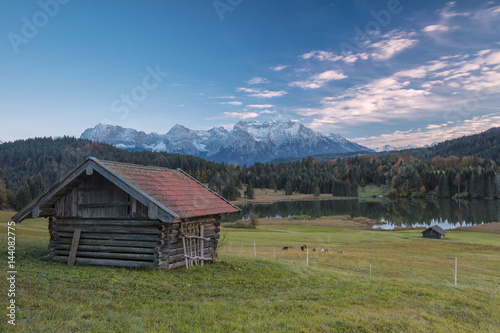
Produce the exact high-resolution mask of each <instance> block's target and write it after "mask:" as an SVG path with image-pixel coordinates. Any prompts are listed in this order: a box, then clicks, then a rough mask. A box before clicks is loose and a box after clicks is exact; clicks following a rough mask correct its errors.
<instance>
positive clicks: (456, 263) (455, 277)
mask: <svg viewBox="0 0 500 333" xmlns="http://www.w3.org/2000/svg"><path fill="white" fill-rule="evenodd" d="M457 266H458V265H457V257H455V286H456V285H457V268H458V267H457Z"/></svg>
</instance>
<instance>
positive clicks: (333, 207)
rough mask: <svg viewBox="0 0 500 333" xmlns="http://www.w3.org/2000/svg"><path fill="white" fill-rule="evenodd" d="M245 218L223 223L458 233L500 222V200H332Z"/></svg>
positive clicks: (252, 208) (256, 207)
mask: <svg viewBox="0 0 500 333" xmlns="http://www.w3.org/2000/svg"><path fill="white" fill-rule="evenodd" d="M238 207H240V208H241V210H242V213H241V215H235V216H229V217H225V218H223V221H226V222H229V221H236V220H238V219H242V218H243V219H249V218H250V214H252V213H253V214H256V215H257V216H258V217H259V218H290V217H296V216H302V217H304V216H308V217H311V218H319V217H323V216H346V215H347V216H351V217H353V218H354V217H366V218H369V219H376V220H379V221H381V222H382V224H379V225H376V226H374V228H383V229H394V228H395V227H427V226H431V225H438V226H440V227H441V228H443V229H445V230H446V229H454V228H457V227H462V226H471V225H477V224H482V223H490V222H497V221H500V200H494V199H482V200H454V199H406V198H386V197H384V198H362V199H360V198H354V199H331V200H324V199H322V200H304V201H282V202H275V203H270V204H253V203H246V204H241V205H238Z"/></svg>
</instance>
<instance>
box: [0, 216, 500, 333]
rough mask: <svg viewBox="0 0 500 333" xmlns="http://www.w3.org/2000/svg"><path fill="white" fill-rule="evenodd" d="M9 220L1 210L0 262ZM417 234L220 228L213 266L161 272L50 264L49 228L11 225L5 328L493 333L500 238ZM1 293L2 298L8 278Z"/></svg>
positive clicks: (0, 326) (498, 322)
mask: <svg viewBox="0 0 500 333" xmlns="http://www.w3.org/2000/svg"><path fill="white" fill-rule="evenodd" d="M11 215H13V214H12V213H11V212H7V213H6V212H0V219H1V221H2V228H1V229H0V232H1V233H2V234H1V236H0V238H1V251H2V253H3V254H4V258H6V254H7V242H6V235H5V232H6V227H5V225H6V221H7V220H8V219H9V218H10V216H11ZM419 236H420V234H419V231H416V230H405V231H363V230H350V229H338V228H331V227H315V226H307V225H299V226H286V225H260V226H258V228H257V229H256V230H250V229H229V228H223V230H222V233H221V240H222V239H223V238H225V240H226V243H225V245H224V246H222V247H221V249H220V251H219V262H218V263H215V264H211V265H205V266H204V267H195V268H193V269H191V270H187V269H185V268H180V269H176V270H172V271H166V272H165V271H157V270H155V269H124V268H113V267H98V266H86V265H80V264H77V265H75V266H71V267H70V266H67V265H65V264H64V263H61V262H54V261H52V260H50V259H48V258H46V257H45V255H46V248H47V244H48V232H47V223H46V222H45V221H44V220H43V219H39V220H33V221H30V220H27V221H24V222H22V223H20V224H18V225H17V226H16V237H17V238H16V263H17V271H18V274H17V281H16V289H17V290H16V305H17V312H16V314H17V318H16V326H15V328H13V327H11V326H10V325H8V324H7V319H6V316H5V314H4V315H3V316H2V317H3V318H4V319H3V320H2V321H1V322H0V331H7V329H10V330H11V331H16V332H28V331H29V332H71V331H73V332H129V331H131V332H332V331H333V332H335V331H339V332H402V331H406V332H429V331H432V332H468V331H483V332H498V327H500V317H499V316H498V313H500V287H499V286H500V236H499V235H498V234H497V235H494V234H482V233H477V232H475V233H474V232H465V231H449V232H448V233H447V239H446V240H427V239H422V238H421V237H419ZM470 243H481V244H486V245H478V244H470ZM303 244H306V245H307V247H308V250H309V251H308V252H307V251H305V252H302V251H301V250H300V246H301V245H303ZM284 246H288V247H289V249H288V250H287V251H283V250H282V248H283V247H284ZM313 248H316V249H317V251H315V252H313V251H312V249H313ZM321 248H325V249H328V250H329V251H328V252H319V251H318V250H319V249H321ZM339 250H343V251H344V253H343V254H339V253H338V251H339ZM455 258H457V262H458V271H457V285H455V274H454V273H455V272H454V269H455ZM5 260H6V259H5ZM4 267H5V266H4ZM5 271H7V269H5ZM0 288H1V289H2V292H4V293H5V292H6V291H7V290H8V286H7V282H6V280H5V279H2V280H1V282H0ZM1 302H2V303H1V307H2V308H3V309H4V312H6V310H5V309H6V306H7V303H6V302H7V298H6V297H2V299H1Z"/></svg>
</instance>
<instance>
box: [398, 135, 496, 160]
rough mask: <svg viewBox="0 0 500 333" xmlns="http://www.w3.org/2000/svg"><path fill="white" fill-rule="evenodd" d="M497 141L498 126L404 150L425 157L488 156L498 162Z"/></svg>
mask: <svg viewBox="0 0 500 333" xmlns="http://www.w3.org/2000/svg"><path fill="white" fill-rule="evenodd" d="M499 142H500V127H494V128H490V129H489V130H487V131H485V132H482V133H478V134H474V135H469V136H463V137H460V138H457V139H453V140H447V141H444V142H440V143H438V144H436V145H434V146H432V147H427V148H417V149H408V150H406V151H407V152H409V153H410V155H414V156H418V157H419V158H426V159H431V158H433V157H434V156H441V157H449V156H452V155H454V156H457V157H462V156H474V157H479V158H489V159H490V160H493V161H495V162H496V163H499V162H500V145H499V144H498V143H499Z"/></svg>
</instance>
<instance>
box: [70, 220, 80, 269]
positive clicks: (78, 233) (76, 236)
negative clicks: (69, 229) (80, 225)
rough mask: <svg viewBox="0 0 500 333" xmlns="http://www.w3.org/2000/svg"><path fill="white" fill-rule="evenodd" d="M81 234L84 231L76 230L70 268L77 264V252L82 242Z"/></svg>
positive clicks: (72, 243) (72, 244)
mask: <svg viewBox="0 0 500 333" xmlns="http://www.w3.org/2000/svg"><path fill="white" fill-rule="evenodd" d="M81 233H82V229H75V231H74V232H73V241H72V242H71V250H70V251H69V256H68V266H73V265H74V264H75V259H76V251H77V250H78V243H79V242H80V235H81Z"/></svg>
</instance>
